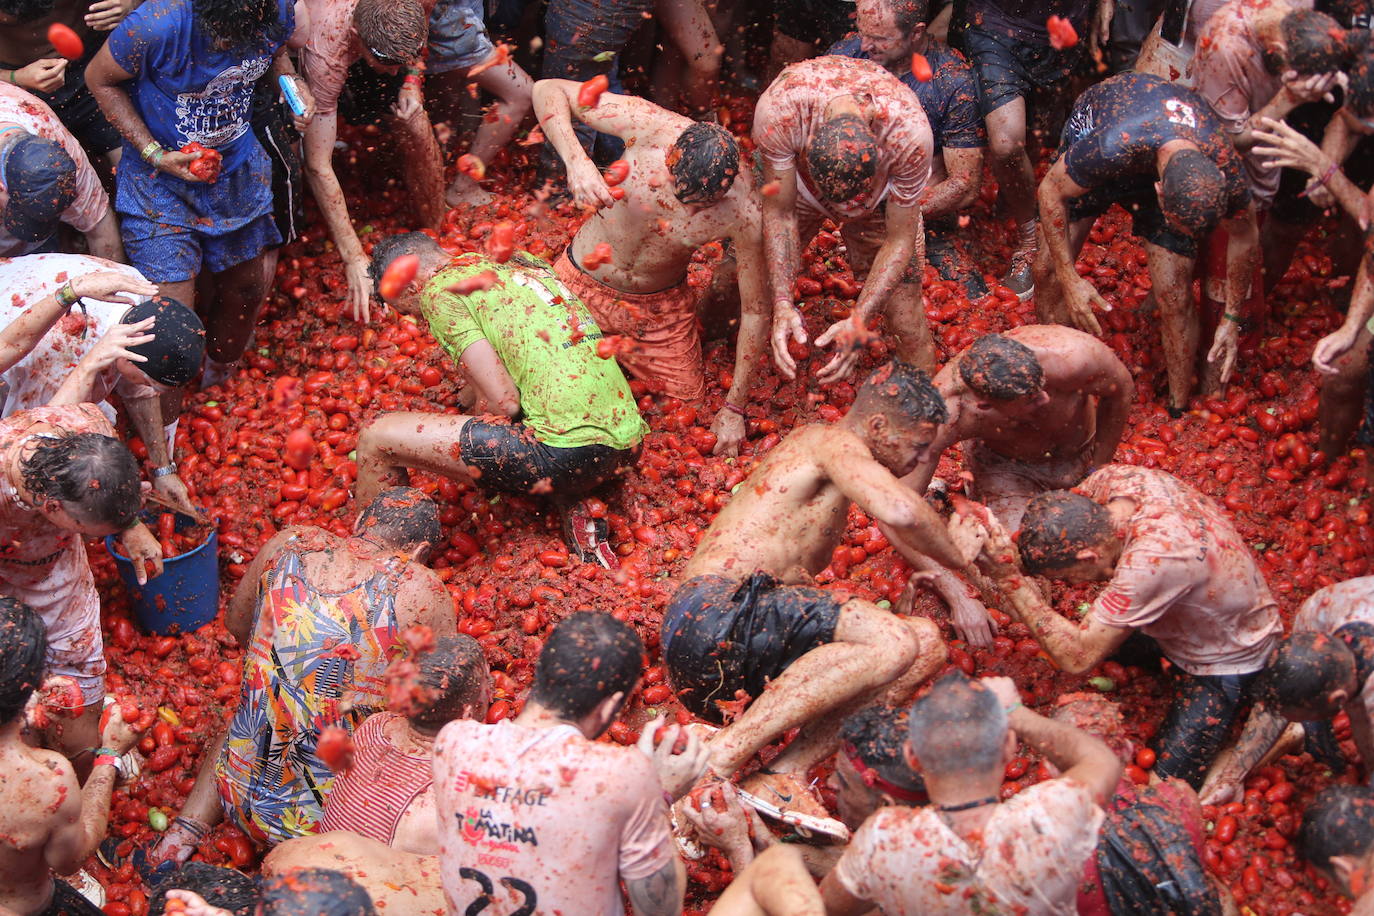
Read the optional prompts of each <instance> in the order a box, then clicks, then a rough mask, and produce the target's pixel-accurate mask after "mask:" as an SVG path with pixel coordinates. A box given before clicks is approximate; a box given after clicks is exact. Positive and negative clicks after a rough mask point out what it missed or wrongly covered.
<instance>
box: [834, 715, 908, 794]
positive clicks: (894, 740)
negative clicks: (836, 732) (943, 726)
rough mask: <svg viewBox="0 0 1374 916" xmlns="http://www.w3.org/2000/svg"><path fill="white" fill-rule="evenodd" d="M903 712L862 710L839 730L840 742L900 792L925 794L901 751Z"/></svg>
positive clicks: (905, 726)
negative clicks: (852, 747) (854, 751)
mask: <svg viewBox="0 0 1374 916" xmlns="http://www.w3.org/2000/svg"><path fill="white" fill-rule="evenodd" d="M908 714H909V713H908V711H907V710H905V709H893V708H891V707H889V706H882V705H873V706H865V707H864V708H863V709H861V710H859V711H858V712H856V713H854V714H853V715H852V716H850V717H849V718H847V719H845V720H844V723H843V724H842V725H841V726H840V740H842V741H844V742H846V743H848V744H852V745H854V749H855V750H856V751H857V752H858V756H859V759H860V760H861V761H863V764H864V766H866V767H869V768H870V769H873V770H876V771H877V773H878V775H879V776H881V777H882V778H883V779H884V780H886V781H887V782H890V783H892V784H893V785H894V786H896V787H898V788H899V789H906V790H908V791H911V792H924V791H925V789H926V784H925V780H923V779H921V776H920V774H919V773H917V772H916V771H915V770H913V769H912V768H911V767H910V765H908V764H907V762H906V757H905V756H904V755H903V753H902V749H903V747H904V746H905V744H906V737H907V729H908V726H907V717H908Z"/></svg>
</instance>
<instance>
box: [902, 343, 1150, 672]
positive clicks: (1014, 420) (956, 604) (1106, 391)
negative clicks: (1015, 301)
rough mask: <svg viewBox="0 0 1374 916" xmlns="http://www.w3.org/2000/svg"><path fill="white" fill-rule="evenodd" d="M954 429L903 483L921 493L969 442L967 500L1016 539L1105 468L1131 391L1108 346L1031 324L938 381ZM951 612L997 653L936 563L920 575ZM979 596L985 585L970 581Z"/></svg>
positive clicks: (956, 363)
mask: <svg viewBox="0 0 1374 916" xmlns="http://www.w3.org/2000/svg"><path fill="white" fill-rule="evenodd" d="M935 387H936V388H938V389H939V390H940V394H941V396H942V397H944V399H945V407H946V408H947V409H948V410H949V421H948V422H947V423H943V424H941V426H940V429H939V432H938V433H937V434H936V436H935V441H934V442H933V443H932V444H931V447H930V451H929V452H928V453H927V455H926V459H925V460H924V461H922V462H921V464H920V465H918V466H917V468H916V470H915V471H913V472H912V473H911V475H910V476H908V477H907V478H906V479H905V483H907V484H909V485H910V486H911V487H912V488H913V489H915V490H916V492H917V493H924V492H925V491H926V488H927V487H928V486H929V485H930V481H931V477H932V476H933V475H934V474H935V469H936V467H937V466H938V465H939V463H940V456H941V455H942V454H943V453H944V452H945V450H946V449H948V448H949V447H950V446H953V445H955V444H957V443H960V442H962V443H965V445H964V449H963V453H964V466H965V467H966V468H967V469H968V471H969V473H970V474H971V475H972V477H973V480H972V486H971V488H970V490H969V493H970V495H971V496H973V498H974V499H977V500H979V501H980V502H983V503H985V504H986V505H987V506H988V508H990V509H992V510H993V513H994V514H995V515H996V516H997V518H998V519H999V520H1001V522H1002V523H1003V524H1004V525H1006V526H1007V528H1008V529H1009V530H1011V531H1015V530H1016V529H1017V528H1018V527H1020V524H1021V515H1022V513H1024V512H1025V511H1026V503H1027V502H1029V501H1030V499H1031V497H1033V496H1036V495H1038V494H1040V493H1044V492H1045V491H1047V490H1057V489H1065V488H1068V487H1072V486H1074V485H1075V484H1077V483H1078V482H1079V481H1080V480H1082V479H1083V478H1084V477H1086V476H1087V474H1088V472H1089V471H1090V470H1092V469H1093V468H1095V467H1100V466H1102V465H1104V464H1109V463H1110V462H1111V460H1112V456H1113V455H1114V454H1116V446H1117V443H1118V442H1120V441H1121V433H1122V431H1123V430H1124V429H1125V428H1126V415H1127V414H1128V413H1129V412H1130V408H1131V398H1132V396H1133V395H1134V394H1135V383H1134V382H1132V381H1131V373H1130V370H1129V369H1127V368H1126V366H1125V364H1123V363H1122V362H1121V360H1120V359H1118V358H1117V356H1116V354H1115V353H1113V352H1112V349H1111V347H1108V346H1107V345H1106V344H1104V343H1103V342H1102V341H1100V340H1098V339H1097V338H1096V337H1093V336H1091V335H1089V334H1084V333H1083V332H1082V331H1075V330H1073V329H1072V328H1066V327H1063V326H1062V325H1052V324H1051V325H1025V326H1023V327H1019V328H1013V329H1011V330H1010V331H1007V332H1006V333H1005V334H986V335H984V336H983V337H980V338H978V339H977V340H975V341H974V342H973V344H972V345H971V346H970V347H969V348H968V349H967V350H965V351H964V352H962V353H960V354H959V355H958V356H956V357H955V358H954V359H952V360H950V361H949V362H948V363H947V364H946V365H945V367H944V368H943V369H941V370H940V372H939V374H937V375H936V376H935ZM916 568H917V569H919V570H923V571H926V572H933V573H934V574H935V576H934V579H933V582H932V585H933V587H934V588H935V589H936V590H937V591H938V592H939V593H940V595H941V597H943V598H944V599H945V602H946V603H947V604H948V605H949V607H950V611H951V617H952V618H953V623H954V629H955V630H956V631H957V632H958V633H959V636H960V637H961V638H963V639H964V640H966V641H968V642H969V643H972V644H973V645H975V646H990V645H992V637H993V635H994V629H993V627H994V624H993V623H992V620H991V618H990V617H988V613H987V609H986V608H984V607H983V605H982V603H981V602H979V601H978V600H977V599H976V598H974V597H973V596H972V595H971V594H970V593H969V590H968V587H967V586H966V585H965V584H964V583H963V582H961V581H959V578H958V577H957V576H955V575H954V574H953V573H952V572H950V571H949V570H947V569H945V568H944V567H943V566H941V565H939V564H938V563H932V562H929V561H926V562H925V563H923V564H921V565H920V566H918V567H916ZM974 581H975V582H977V583H979V585H980V587H981V586H983V585H985V584H986V583H985V581H984V580H982V579H981V577H977V576H975V577H974Z"/></svg>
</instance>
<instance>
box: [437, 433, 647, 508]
mask: <svg viewBox="0 0 1374 916" xmlns="http://www.w3.org/2000/svg"><path fill="white" fill-rule="evenodd" d="M458 454H459V456H460V457H461V458H462V459H463V463H464V464H466V465H468V466H469V467H471V468H473V469H474V470H476V471H477V472H478V473H479V475H480V476H479V477H478V480H477V483H478V485H479V486H481V487H483V488H487V489H492V490H502V491H504V492H507V493H525V494H528V493H536V494H537V493H540V492H552V493H557V494H559V495H567V496H577V495H580V494H582V493H585V492H586V491H587V490H590V489H591V488H592V487H594V486H596V485H597V484H599V483H601V482H602V481H604V480H607V479H609V478H610V476H611V475H612V474H614V473H615V472H616V469H617V468H619V467H620V466H621V465H622V464H624V463H625V462H626V461H628V460H629V459H630V456H631V455H632V454H633V450H632V449H623V450H622V449H615V448H611V447H610V446H609V445H579V446H577V447H576V448H557V447H555V446H552V445H545V444H544V443H542V442H540V441H539V440H538V439H536V438H535V437H534V433H532V432H530V430H529V429H528V428H527V427H526V426H525V425H524V424H523V423H485V422H483V421H481V420H469V421H468V422H467V423H466V424H465V425H464V426H463V430H462V432H460V433H459V434H458ZM544 481H547V483H548V486H549V487H551V488H552V489H551V490H546V489H545V486H544V483H543V482H544Z"/></svg>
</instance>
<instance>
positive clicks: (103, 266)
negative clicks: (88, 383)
mask: <svg viewBox="0 0 1374 916" xmlns="http://www.w3.org/2000/svg"><path fill="white" fill-rule="evenodd" d="M99 270H110V271H115V272H116V273H121V274H124V275H125V276H127V277H129V278H130V279H137V280H140V281H142V280H143V279H144V277H143V275H142V274H141V273H139V272H138V271H137V270H134V269H133V268H132V267H130V266H128V265H127V264H116V263H114V262H113V261H106V260H105V259H104V258H93V257H89V256H87V255H81V254H31V255H27V256H25V257H22V258H14V259H13V260H9V261H0V326H4V325H8V324H10V323H11V322H13V321H14V320H15V319H16V318H18V317H19V316H20V315H22V314H23V313H24V312H25V311H26V310H27V309H28V308H30V307H31V306H33V305H34V304H35V303H37V302H38V301H39V300H40V299H43V298H44V297H46V296H50V295H52V294H53V293H55V292H57V290H58V288H60V287H61V286H62V284H64V283H66V282H67V281H68V280H70V279H72V278H73V277H79V276H81V275H82V274H88V273H93V272H95V271H99ZM145 298H146V297H144V296H139V297H138V299H139V300H140V301H141V300H143V299H145ZM81 301H82V303H83V304H84V305H85V306H86V311H85V313H84V314H83V313H82V310H81V308H80V307H77V306H73V307H72V310H71V312H70V314H68V315H67V316H66V317H64V318H60V319H58V321H57V323H56V324H55V325H53V327H52V329H51V330H49V331H48V333H47V334H45V335H43V339H42V340H40V341H39V342H38V346H36V347H34V348H33V349H32V350H30V351H29V352H28V354H26V355H25V356H24V358H23V359H21V360H19V362H17V363H15V364H14V365H13V366H11V367H10V368H9V369H8V370H7V371H6V372H5V373H4V376H3V377H4V379H5V381H6V382H8V383H9V388H10V390H9V397H8V398H6V399H5V403H4V406H3V409H0V417H8V416H9V415H10V414H13V413H15V412H16V411H20V410H30V409H32V408H34V407H42V406H44V405H45V404H47V403H48V401H50V400H52V396H53V395H54V394H56V393H57V389H58V388H60V387H62V383H63V382H64V381H66V378H67V376H68V375H69V374H70V373H71V371H72V369H73V368H74V367H75V366H76V364H77V363H78V362H80V361H81V357H83V356H85V355H86V354H87V353H89V352H90V351H91V349H92V348H94V347H95V345H96V343H97V342H99V340H100V338H101V337H104V336H105V332H107V331H108V330H110V328H112V327H114V326H115V325H116V324H118V323H119V319H120V318H122V317H123V316H124V313H125V312H127V311H128V310H129V309H130V308H131V307H132V306H133V304H134V303H133V302H132V301H129V300H123V301H118V302H105V301H103V300H100V299H82V300H81ZM94 389H95V390H94V392H93V394H92V397H93V398H94V399H95V400H96V401H103V400H105V399H106V398H107V397H109V396H110V392H112V391H114V392H118V393H119V396H120V397H121V398H151V397H156V396H157V394H158V391H157V389H156V388H153V387H152V386H151V385H140V384H136V383H134V382H130V381H129V380H127V379H126V378H125V377H124V376H123V375H121V374H120V373H119V370H118V369H116V368H115V367H113V366H110V367H109V368H107V369H106V370H105V371H104V372H102V373H100V375H99V376H98V377H97V378H96V380H95V386H94ZM110 416H113V414H110Z"/></svg>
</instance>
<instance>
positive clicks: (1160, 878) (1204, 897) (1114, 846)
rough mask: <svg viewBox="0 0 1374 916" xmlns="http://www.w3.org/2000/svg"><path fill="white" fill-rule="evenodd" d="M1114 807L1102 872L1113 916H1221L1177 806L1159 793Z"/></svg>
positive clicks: (1101, 848)
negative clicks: (1120, 915) (1117, 915)
mask: <svg viewBox="0 0 1374 916" xmlns="http://www.w3.org/2000/svg"><path fill="white" fill-rule="evenodd" d="M1136 795H1137V798H1136V800H1135V801H1134V802H1130V803H1125V802H1123V801H1118V802H1116V803H1115V804H1113V805H1109V806H1108V809H1107V820H1106V821H1105V822H1104V823H1103V825H1102V834H1101V836H1100V837H1099V838H1098V841H1097V871H1098V879H1099V880H1100V881H1101V883H1102V893H1103V896H1104V897H1106V900H1107V905H1108V908H1109V909H1110V910H1111V911H1112V912H1113V913H1130V914H1132V916H1220V914H1221V903H1220V901H1218V900H1217V896H1216V894H1214V893H1213V892H1212V886H1211V883H1210V882H1209V881H1208V880H1207V874H1206V872H1205V871H1203V867H1202V860H1201V858H1200V857H1199V856H1198V851H1197V847H1196V846H1195V845H1194V843H1193V837H1192V835H1191V834H1190V833H1189V832H1188V828H1187V827H1186V826H1185V825H1184V824H1183V823H1182V821H1181V820H1180V817H1179V814H1178V812H1177V811H1176V810H1175V808H1176V807H1177V806H1176V805H1175V804H1171V802H1170V800H1169V799H1168V798H1167V797H1166V796H1164V794H1163V793H1161V792H1160V791H1159V790H1157V789H1155V788H1153V787H1143V788H1140V789H1138V790H1136Z"/></svg>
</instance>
